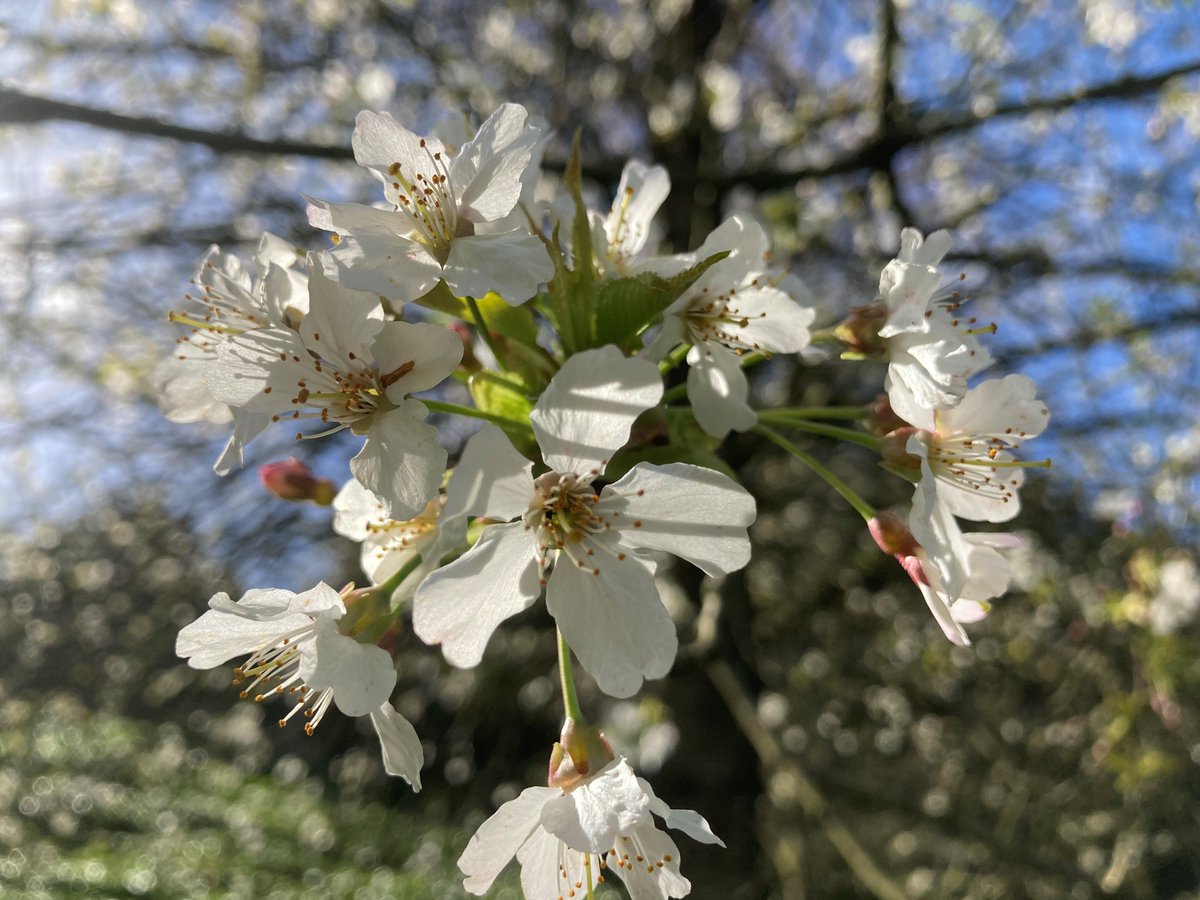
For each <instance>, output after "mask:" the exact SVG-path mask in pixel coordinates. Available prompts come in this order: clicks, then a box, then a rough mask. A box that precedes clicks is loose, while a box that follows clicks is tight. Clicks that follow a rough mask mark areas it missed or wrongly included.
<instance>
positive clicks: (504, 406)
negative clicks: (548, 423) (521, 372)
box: [467, 371, 538, 459]
mask: <svg viewBox="0 0 1200 900" xmlns="http://www.w3.org/2000/svg"><path fill="white" fill-rule="evenodd" d="M467 389H468V390H469V391H470V392H471V399H473V400H474V401H475V406H476V407H478V408H479V409H481V410H483V411H484V412H489V413H494V414H496V415H498V416H504V417H505V418H507V419H515V420H516V421H518V422H528V421H529V414H530V413H531V412H533V400H532V399H530V396H529V395H530V390H529V386H528V385H527V384H526V383H525V382H524V381H523V380H521V379H520V376H518V375H517V374H516V373H513V372H508V373H500V372H491V371H483V372H476V373H475V374H474V375H472V376H471V377H470V379H469V380H468V381H467ZM498 427H499V428H500V430H501V431H503V432H504V433H505V434H506V435H508V439H509V440H510V441H512V442H513V446H514V447H516V448H517V449H518V450H519V451H520V452H521V453H523V454H525V455H526V456H528V457H530V458H531V459H536V458H537V453H538V450H537V441H536V440H534V437H533V429H531V428H530V427H529V426H528V425H523V426H516V425H500V426H498Z"/></svg>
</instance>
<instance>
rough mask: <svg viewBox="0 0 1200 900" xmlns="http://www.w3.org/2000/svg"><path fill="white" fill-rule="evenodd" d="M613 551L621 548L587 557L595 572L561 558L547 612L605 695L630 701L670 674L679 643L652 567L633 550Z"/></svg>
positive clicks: (547, 598)
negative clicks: (646, 682)
mask: <svg viewBox="0 0 1200 900" xmlns="http://www.w3.org/2000/svg"><path fill="white" fill-rule="evenodd" d="M593 540H594V539H589V541H588V543H591V542H593ZM596 543H598V542H596ZM612 549H619V548H609V549H608V550H606V549H604V548H603V547H602V548H601V549H598V550H597V551H596V554H595V556H592V557H587V560H588V561H589V562H591V563H593V564H594V567H593V568H579V567H578V566H577V565H576V564H575V563H574V562H572V561H571V560H570V559H569V558H567V557H566V556H565V555H563V554H560V556H559V559H558V562H557V563H555V566H554V571H553V573H551V575H550V584H549V587H548V588H547V589H546V608H547V609H548V610H549V611H550V615H552V616H554V619H555V621H556V622H557V623H558V627H559V628H560V629H561V630H562V633H563V637H565V638H566V641H567V643H568V644H569V645H570V647H571V649H572V650H574V651H575V654H576V656H578V657H579V661H580V662H581V663H582V664H583V667H584V668H585V669H587V671H588V674H590V675H591V676H592V678H594V679H595V680H596V684H597V685H599V687H600V690H602V691H604V693H606V694H608V695H609V696H611V697H631V696H633V695H634V694H635V693H637V691H638V688H640V687H641V686H642V681H643V680H644V679H647V678H661V677H662V676H664V675H666V674H667V672H669V671H670V670H671V665H672V664H673V663H674V662H675V651H676V650H677V649H678V647H679V639H678V637H677V636H676V634H675V623H674V622H672V621H671V617H670V615H668V614H667V610H666V608H665V607H664V606H663V604H662V599H661V598H660V597H659V595H658V588H657V587H656V586H655V584H654V564H653V562H652V561H650V560H645V559H642V558H640V557H638V556H637V555H636V554H635V553H633V552H632V550H631V551H630V552H628V553H626V554H625V558H624V559H618V558H617V557H616V556H615V555H609V552H610V550H612ZM597 569H598V570H599V574H593V573H594V572H595V571H596V570H597Z"/></svg>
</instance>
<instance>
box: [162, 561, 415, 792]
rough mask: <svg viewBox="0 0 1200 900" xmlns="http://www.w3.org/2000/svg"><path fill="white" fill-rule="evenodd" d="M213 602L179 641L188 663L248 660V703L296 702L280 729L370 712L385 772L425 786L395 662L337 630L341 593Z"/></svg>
mask: <svg viewBox="0 0 1200 900" xmlns="http://www.w3.org/2000/svg"><path fill="white" fill-rule="evenodd" d="M208 605H209V609H208V611H207V612H205V613H204V614H203V615H202V616H200V618H198V619H197V620H196V621H195V622H192V623H191V624H190V625H186V626H185V627H184V628H183V629H182V630H181V631H180V632H179V636H178V638H177V639H176V641H175V652H176V654H177V655H179V656H181V657H183V658H185V659H186V660H187V661H188V665H189V666H191V667H192V668H193V669H211V668H215V667H216V666H219V665H222V664H223V663H225V662H228V661H229V660H231V659H234V658H235V657H239V656H246V657H247V659H246V661H245V662H243V663H242V664H241V665H240V666H238V667H237V668H236V669H235V670H234V684H239V685H243V688H242V692H241V696H242V697H243V698H247V697H253V698H254V699H255V700H256V701H259V702H261V701H263V700H266V699H268V698H270V697H285V698H287V699H289V700H292V701H293V706H292V708H291V710H290V711H289V712H288V713H287V714H286V715H285V716H284V717H283V718H281V719H280V720H279V725H280V727H281V728H282V727H284V726H285V725H286V724H287V723H288V722H289V721H290V720H291V719H292V718H293V717H295V716H297V715H301V716H302V717H303V718H304V719H305V720H306V722H305V725H304V730H305V732H307V733H308V734H312V733H313V729H315V728H316V727H317V725H318V724H320V722H321V720H322V719H323V718H324V717H325V713H326V712H328V710H329V707H330V706H331V705H332V706H336V707H337V708H338V709H339V710H340V711H341V712H342V713H343V714H345V715H347V716H367V715H369V716H370V717H371V722H372V724H373V725H374V726H375V730H376V732H377V733H378V734H379V740H380V746H381V748H382V751H383V759H384V767H385V768H386V769H387V771H388V773H389V774H391V775H399V776H400V777H401V778H403V779H405V780H406V781H407V782H409V784H411V785H412V786H413V788H414V790H420V789H421V779H420V769H421V762H422V759H423V754H422V750H421V742H420V740H419V739H418V738H417V733H416V731H415V729H414V728H413V727H412V725H411V724H410V723H409V722H408V721H407V720H406V719H405V718H404V717H403V716H401V715H400V714H399V713H398V712H396V710H395V709H394V708H393V707H392V705H391V703H389V702H388V698H389V697H390V696H391V693H392V689H393V688H395V686H396V669H395V666H394V665H393V663H392V657H391V655H390V654H389V653H388V652H387V651H386V650H384V649H382V648H381V647H377V646H374V645H373V644H363V643H359V642H358V641H356V640H355V639H354V638H353V637H350V636H348V635H345V634H342V633H341V632H340V631H339V630H338V620H340V619H341V618H342V617H343V616H344V615H345V614H346V606H345V603H344V602H343V600H342V597H341V596H340V595H339V594H338V593H337V591H335V590H333V588H331V587H329V586H328V585H327V584H325V583H324V582H322V583H320V584H318V585H317V586H316V587H314V588H312V589H311V590H308V591H305V592H304V593H302V594H293V593H292V592H291V591H285V590H277V589H269V590H250V591H247V592H246V594H245V595H244V596H243V597H242V598H241V599H240V600H238V601H237V602H236V603H235V602H233V601H232V600H230V599H229V595H228V594H224V593H220V594H216V595H215V596H214V597H213V598H212V599H211V600H209V602H208Z"/></svg>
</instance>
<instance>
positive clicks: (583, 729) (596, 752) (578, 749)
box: [548, 719, 614, 791]
mask: <svg viewBox="0 0 1200 900" xmlns="http://www.w3.org/2000/svg"><path fill="white" fill-rule="evenodd" d="M613 758H614V754H613V751H612V747H611V746H610V745H609V743H608V738H606V737H605V736H604V735H603V733H601V731H600V729H599V728H596V727H595V726H594V725H582V724H580V723H579V722H576V721H575V720H574V719H567V720H566V721H565V722H564V723H563V729H562V734H561V735H560V737H559V742H558V743H556V744H555V745H554V750H553V751H551V753H550V778H549V781H548V783H549V785H550V787H556V788H562V789H563V790H564V791H569V790H571V789H572V788H574V787H575V786H576V785H578V784H579V783H580V782H581V781H583V780H584V779H585V778H587V777H588V776H589V775H593V774H595V773H596V772H599V771H600V770H601V769H603V768H604V767H605V766H606V765H608V764H609V763H610V762H612V760H613Z"/></svg>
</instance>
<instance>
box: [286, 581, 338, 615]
mask: <svg viewBox="0 0 1200 900" xmlns="http://www.w3.org/2000/svg"><path fill="white" fill-rule="evenodd" d="M288 612H294V613H304V614H305V615H306V616H309V617H310V618H314V619H315V618H316V617H317V616H319V615H321V614H323V613H324V614H327V615H329V617H330V618H333V619H340V618H341V617H342V616H343V615H345V613H346V606H345V604H344V603H342V597H341V595H340V594H338V592H337V591H335V590H334V589H333V588H331V587H330V586H329V585H327V584H326V583H325V582H323V581H321V582H318V583H317V585H316V587H312V588H309V589H308V590H307V591H304V592H303V593H301V594H296V595H295V596H294V597H292V599H291V601H290V602H289V603H288Z"/></svg>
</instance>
